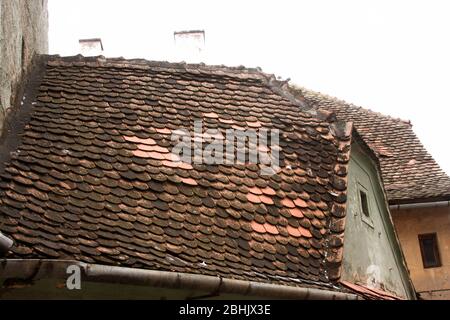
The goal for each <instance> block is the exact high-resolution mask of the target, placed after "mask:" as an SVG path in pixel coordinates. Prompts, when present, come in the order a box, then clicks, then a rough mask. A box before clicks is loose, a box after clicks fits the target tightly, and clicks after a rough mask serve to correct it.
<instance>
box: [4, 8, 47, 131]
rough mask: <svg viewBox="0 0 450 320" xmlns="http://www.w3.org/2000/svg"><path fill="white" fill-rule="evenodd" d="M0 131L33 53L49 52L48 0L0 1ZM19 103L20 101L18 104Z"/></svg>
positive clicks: (16, 95)
mask: <svg viewBox="0 0 450 320" xmlns="http://www.w3.org/2000/svg"><path fill="white" fill-rule="evenodd" d="M0 44H1V45H0V70H1V72H0V130H2V128H3V125H4V119H5V116H6V114H7V112H8V110H9V109H10V108H11V107H12V106H14V105H16V101H17V100H20V99H21V96H20V86H21V85H22V84H23V83H24V80H26V78H23V75H24V74H26V72H27V71H28V69H29V66H30V63H31V60H32V58H33V56H34V55H35V54H36V53H47V50H48V12H47V0H42V1H27V0H15V1H10V0H0ZM18 102H20V101H18Z"/></svg>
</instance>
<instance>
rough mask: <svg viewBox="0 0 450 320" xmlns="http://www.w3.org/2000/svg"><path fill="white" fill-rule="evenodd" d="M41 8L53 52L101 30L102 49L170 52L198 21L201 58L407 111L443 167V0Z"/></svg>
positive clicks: (449, 55)
mask: <svg viewBox="0 0 450 320" xmlns="http://www.w3.org/2000/svg"><path fill="white" fill-rule="evenodd" d="M49 15H50V35H49V36H50V53H51V54H60V55H74V54H78V53H79V46H78V39H82V38H94V37H100V38H101V39H102V42H103V46H104V48H105V52H104V53H103V54H104V55H105V56H108V57H118V56H123V57H126V58H146V59H150V60H165V61H177V60H175V59H176V57H177V56H176V55H175V52H174V51H175V46H174V39H173V32H174V31H181V30H193V29H202V30H205V33H206V48H205V52H204V56H203V57H204V59H203V62H205V63H208V64H225V65H229V66H236V65H245V66H246V67H256V66H259V67H261V68H262V69H263V71H265V72H268V73H275V74H276V75H277V76H281V77H283V78H291V79H292V80H291V82H292V83H296V84H299V85H301V86H304V87H307V88H309V89H313V90H316V91H320V92H323V93H327V94H330V95H332V96H336V97H338V98H341V99H344V100H346V101H348V102H353V103H355V104H357V105H361V106H363V107H365V108H369V109H372V110H375V111H379V112H382V113H385V114H389V115H391V116H395V117H400V118H402V119H408V120H411V121H412V123H413V125H414V127H413V128H414V131H415V132H416V133H417V134H418V136H419V138H420V139H421V141H422V142H423V143H424V145H425V146H426V148H427V149H428V150H429V151H430V152H431V154H432V155H433V157H434V158H435V159H436V160H437V161H438V162H439V164H440V165H441V167H442V168H444V170H446V171H447V173H450V144H449V142H448V140H449V139H450V124H449V123H448V120H449V118H450V98H449V97H450V1H447V0H442V1H438V0H422V1H413V0H404V1H402V0H377V1H370V0H366V1H362V0H340V1H336V0H309V1H300V0H297V1H282V0H278V1H262V0H259V1H249V0H247V1H244V0H240V1H235V0H225V1H219V0H215V1H211V0H210V1H192V0H191V1H186V0H185V1H175V0H173V1H169V0H165V1H138V0H134V1H133V0H127V1H123V0H122V1H116V0H89V1H88V0H49ZM178 60H179V59H178Z"/></svg>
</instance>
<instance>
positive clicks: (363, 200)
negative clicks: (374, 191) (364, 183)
mask: <svg viewBox="0 0 450 320" xmlns="http://www.w3.org/2000/svg"><path fill="white" fill-rule="evenodd" d="M359 194H360V197H361V206H362V212H363V213H364V215H365V216H366V217H369V216H370V213H369V202H368V200H367V194H366V193H365V192H364V191H359Z"/></svg>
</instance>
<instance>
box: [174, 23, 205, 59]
mask: <svg viewBox="0 0 450 320" xmlns="http://www.w3.org/2000/svg"><path fill="white" fill-rule="evenodd" d="M173 37H174V40H175V47H176V52H175V55H176V57H177V59H179V60H184V61H186V62H202V61H201V60H202V59H203V52H204V50H205V31H204V30H189V31H176V32H174V33H173Z"/></svg>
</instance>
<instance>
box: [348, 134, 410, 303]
mask: <svg viewBox="0 0 450 320" xmlns="http://www.w3.org/2000/svg"><path fill="white" fill-rule="evenodd" d="M348 179H349V180H348V202H347V203H348V207H347V218H346V225H345V238H344V263H343V271H342V280H345V281H349V282H353V283H361V284H365V285H367V286H369V287H374V288H378V289H382V290H385V291H387V292H391V293H395V294H396V295H397V296H400V297H404V298H410V299H411V298H413V297H414V294H413V292H412V290H413V288H412V286H411V282H410V280H409V275H408V273H407V269H406V267H405V264H404V259H403V256H402V253H401V249H400V246H399V245H398V240H397V237H396V235H395V231H394V228H393V224H392V220H391V218H390V214H389V208H388V205H387V202H386V198H385V194H384V191H383V188H382V184H381V179H380V176H379V173H378V170H377V166H376V163H375V161H373V160H372V158H370V157H369V156H368V154H367V153H366V152H364V151H363V149H362V148H361V146H360V145H359V144H358V143H353V145H352V152H351V160H350V167H349V178H348ZM361 191H363V192H364V193H365V194H366V195H367V204H368V208H369V217H367V216H366V215H365V214H364V213H363V208H362V207H363V204H362V202H363V200H362V199H361V195H360V192H361Z"/></svg>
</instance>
